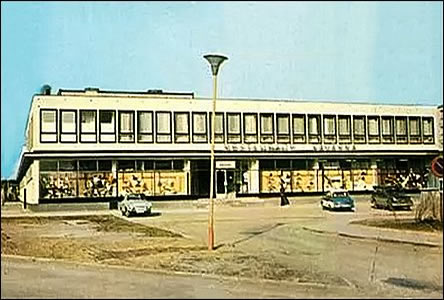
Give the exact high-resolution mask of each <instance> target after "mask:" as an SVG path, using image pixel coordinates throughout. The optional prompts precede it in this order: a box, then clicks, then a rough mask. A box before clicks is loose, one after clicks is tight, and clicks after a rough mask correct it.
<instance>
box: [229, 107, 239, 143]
mask: <svg viewBox="0 0 444 300" xmlns="http://www.w3.org/2000/svg"><path fill="white" fill-rule="evenodd" d="M227 122H228V124H227V128H228V140H227V141H228V143H240V142H241V131H240V126H241V125H240V114H239V113H227Z"/></svg>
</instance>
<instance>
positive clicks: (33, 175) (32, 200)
mask: <svg viewBox="0 0 444 300" xmlns="http://www.w3.org/2000/svg"><path fill="white" fill-rule="evenodd" d="M19 190H20V192H19V199H20V201H22V202H25V201H26V203H27V204H38V203H39V161H38V160H35V161H34V162H33V163H32V164H31V165H30V166H29V168H28V170H27V171H26V174H25V176H23V178H22V180H21V181H20V184H19Z"/></svg>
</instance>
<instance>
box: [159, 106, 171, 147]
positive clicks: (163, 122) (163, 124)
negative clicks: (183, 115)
mask: <svg viewBox="0 0 444 300" xmlns="http://www.w3.org/2000/svg"><path fill="white" fill-rule="evenodd" d="M156 119H157V126H156V128H157V129H156V139H157V142H158V143H171V113H170V112H156Z"/></svg>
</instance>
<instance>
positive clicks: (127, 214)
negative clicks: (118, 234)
mask: <svg viewBox="0 0 444 300" xmlns="http://www.w3.org/2000/svg"><path fill="white" fill-rule="evenodd" d="M130 215H131V213H130V211H129V210H127V209H125V216H126V217H129V216H130Z"/></svg>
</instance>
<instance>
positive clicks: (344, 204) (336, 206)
mask: <svg viewBox="0 0 444 300" xmlns="http://www.w3.org/2000/svg"><path fill="white" fill-rule="evenodd" d="M321 206H322V209H330V210H351V211H355V201H354V200H353V198H352V197H350V195H349V193H348V191H346V190H334V191H329V192H327V194H326V195H324V196H323V197H322V200H321Z"/></svg>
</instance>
